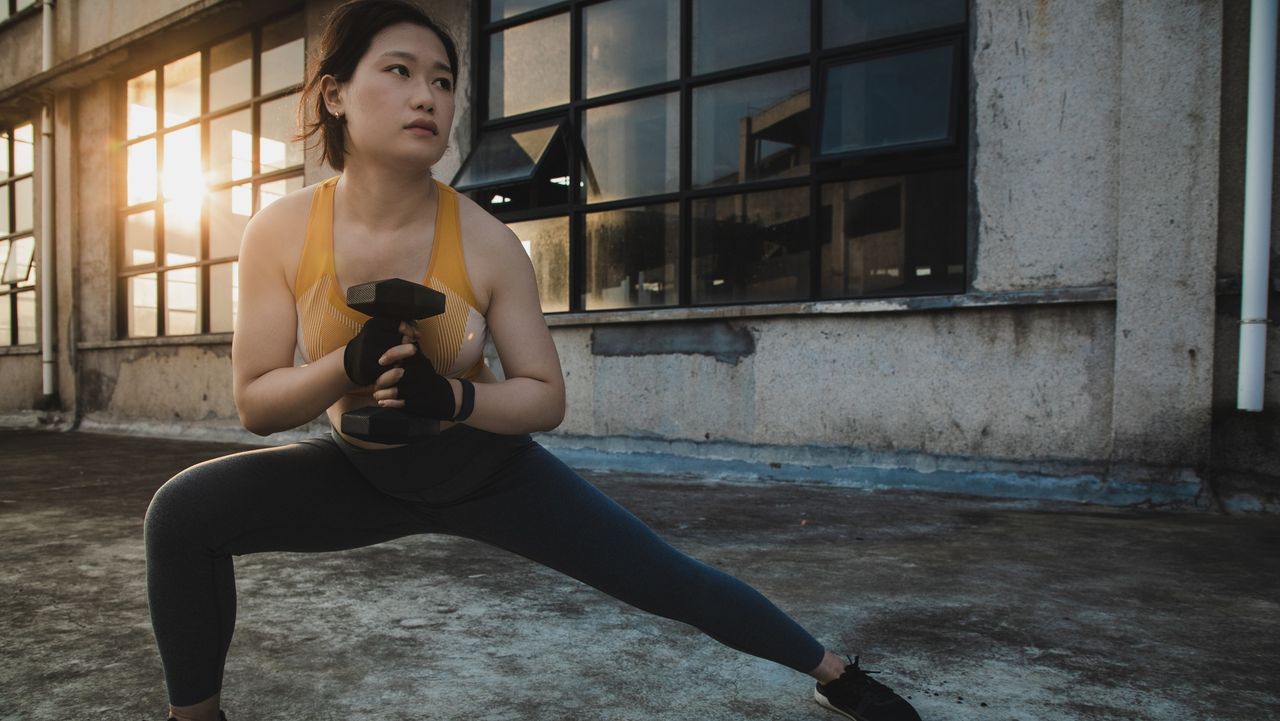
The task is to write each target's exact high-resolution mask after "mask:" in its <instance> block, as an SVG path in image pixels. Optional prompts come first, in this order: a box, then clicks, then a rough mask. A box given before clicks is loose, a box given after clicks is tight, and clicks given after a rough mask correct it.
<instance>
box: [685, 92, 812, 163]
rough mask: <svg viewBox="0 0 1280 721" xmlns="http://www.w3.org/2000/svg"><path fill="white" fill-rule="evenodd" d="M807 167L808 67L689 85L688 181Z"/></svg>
mask: <svg viewBox="0 0 1280 721" xmlns="http://www.w3.org/2000/svg"><path fill="white" fill-rule="evenodd" d="M808 172H809V71H808V69H806V68H796V69H795V70H784V71H783V72H780V73H771V74H769V75H760V76H756V77H752V78H747V79H745V80H735V81H733V82H728V83H717V84H715V85H709V86H704V87H701V88H697V89H695V90H694V91H693V187H695V188H698V187H706V186H715V185H732V184H736V183H742V182H746V181H751V180H764V179H768V178H788V177H797V176H804V175H807V174H808Z"/></svg>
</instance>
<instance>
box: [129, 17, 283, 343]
mask: <svg viewBox="0 0 1280 721" xmlns="http://www.w3.org/2000/svg"><path fill="white" fill-rule="evenodd" d="M295 15H300V16H301V21H302V36H301V38H302V42H303V62H304V75H303V77H301V78H299V79H298V81H297V82H296V83H294V84H292V85H288V86H285V87H283V88H278V89H276V90H272V91H271V92H269V93H267V94H265V95H264V94H261V91H260V88H261V82H262V68H261V65H262V54H263V47H262V35H263V31H264V29H265V28H267V27H270V26H271V25H274V24H276V23H278V22H280V21H283V20H286V19H288V18H290V17H292V16H295ZM245 34H249V35H250V37H251V45H252V51H251V53H252V54H251V56H250V58H249V60H250V70H249V76H250V77H249V82H250V88H249V97H248V99H245V100H241V101H238V102H236V103H232V104H230V105H225V106H223V107H220V108H218V109H217V110H213V111H210V110H208V107H209V78H210V66H211V63H210V56H211V53H212V50H213V48H214V47H216V46H218V45H221V44H222V43H225V42H227V41H229V40H233V39H235V38H237V37H240V36H242V35H245ZM307 43H308V38H307V32H306V11H305V8H304V7H292V8H290V9H288V10H284V11H281V12H278V13H273V14H271V15H269V16H267V17H264V18H262V19H261V20H259V21H257V22H255V23H254V24H253V25H252V26H249V27H241V28H238V29H236V30H235V31H233V32H228V33H224V34H221V35H219V36H217V37H214V38H211V39H209V40H207V41H204V42H201V43H200V44H199V45H198V46H196V47H195V48H190V47H188V48H186V49H184V50H183V51H182V52H177V53H174V54H172V55H167V56H165V58H164V59H162V60H157V61H155V62H152V63H149V64H147V65H146V66H139V67H135V68H132V69H131V70H129V71H127V72H120V73H117V74H115V75H114V76H113V78H114V83H115V88H114V89H113V91H112V97H113V102H114V110H113V128H112V139H113V145H114V146H115V148H116V150H117V152H116V153H114V156H115V157H114V158H113V161H112V162H113V165H114V172H115V177H116V183H115V186H116V192H115V194H114V202H113V206H112V212H113V213H114V218H113V225H112V230H113V239H112V266H113V272H112V278H113V283H114V289H113V292H112V296H111V297H112V299H113V304H114V309H113V312H112V317H113V318H114V332H113V337H114V338H115V339H116V340H135V341H136V340H156V339H162V338H174V337H180V338H198V337H202V336H211V335H213V336H216V335H223V334H229V333H230V332H231V331H229V330H228V331H222V330H219V331H211V330H209V327H210V297H211V286H210V275H211V269H212V268H214V267H216V266H221V265H226V266H228V267H231V266H232V264H234V263H237V262H238V261H239V253H238V252H237V253H236V254H235V255H234V256H231V255H226V256H219V257H217V258H211V257H209V252H210V247H209V246H210V210H211V207H210V206H211V198H212V197H213V194H214V193H215V192H219V191H223V190H229V189H231V188H234V187H236V186H241V185H249V186H250V188H251V190H250V201H251V203H252V206H251V208H252V209H251V211H250V215H249V217H250V218H252V217H253V215H254V214H256V213H257V211H258V210H259V207H258V206H259V196H260V194H261V188H262V186H264V185H266V184H268V183H272V182H276V181H284V180H289V179H293V178H304V177H305V169H306V159H305V153H304V157H303V160H302V161H301V162H300V163H298V164H296V165H290V166H287V167H284V168H280V169H276V170H271V171H268V172H261V167H260V166H261V157H260V154H261V148H260V145H261V140H262V137H263V136H262V122H261V115H262V113H261V111H260V110H258V109H259V108H260V107H261V106H264V105H267V104H268V103H270V102H272V101H275V100H278V99H280V98H284V97H288V96H290V95H293V94H295V93H300V92H301V91H302V88H303V85H304V83H305V63H306V53H307V47H308V44H307ZM194 53H199V55H200V108H201V112H200V114H199V115H197V116H195V117H194V118H191V119H188V120H185V121H183V122H180V123H175V124H174V125H170V126H166V125H165V124H164V92H165V90H164V67H165V65H167V64H170V63H173V62H175V61H178V60H181V59H183V58H185V57H188V56H190V55H192V54H194ZM149 72H154V73H155V92H156V96H155V104H156V107H155V113H156V127H155V128H154V129H153V130H152V131H151V132H148V133H142V134H140V135H137V136H136V137H129V127H128V125H129V117H128V114H129V107H128V106H129V99H128V92H129V90H128V84H129V81H130V80H132V79H134V78H137V77H139V76H142V75H145V74H147V73H149ZM245 110H248V111H250V113H249V115H250V125H251V128H252V131H251V132H252V135H253V140H252V151H251V152H252V156H251V157H252V160H251V170H250V174H249V175H248V176H247V177H243V178H236V179H230V178H228V179H224V180H220V181H218V182H217V183H206V185H205V189H204V194H203V196H202V200H201V212H200V221H199V241H198V243H199V245H198V252H199V257H198V258H197V259H196V260H195V261H194V262H190V263H181V264H173V265H169V264H167V263H166V262H165V260H166V258H165V255H166V251H165V227H164V225H165V222H164V212H165V210H164V206H165V202H166V198H165V196H164V181H163V177H164V147H163V146H164V143H163V139H164V138H165V137H166V136H167V135H169V134H172V133H175V132H177V131H180V130H182V129H185V128H190V127H197V128H199V129H200V163H201V169H202V171H203V172H205V173H207V172H208V170H209V153H210V147H209V140H210V125H211V124H212V123H213V122H214V121H216V120H218V119H220V118H224V117H229V116H232V115H235V114H236V113H240V112H243V111H245ZM293 130H294V131H296V130H297V128H294V129H293ZM148 140H150V141H152V142H154V143H155V152H156V158H155V164H156V188H155V190H156V193H155V197H154V198H152V199H151V200H147V201H142V202H139V203H135V204H132V205H130V204H129V198H128V179H129V172H128V171H129V167H128V160H129V159H128V151H129V148H131V147H133V146H134V145H138V144H140V143H143V142H146V141H148ZM252 168H258V169H259V172H257V173H254V172H253V171H252ZM303 182H304V183H305V180H304V181H303ZM148 209H150V210H151V211H152V212H153V213H154V216H153V217H154V221H153V226H152V233H153V241H154V243H155V245H154V248H155V256H154V259H153V261H152V263H151V264H150V265H138V264H126V262H125V260H126V258H125V232H126V228H125V225H126V223H127V219H128V218H129V216H130V215H134V214H138V213H142V212H145V211H146V210H148ZM189 268H194V269H195V270H196V288H197V290H196V321H197V328H198V330H197V332H195V333H171V332H168V324H169V323H168V315H169V307H168V303H167V300H168V299H167V297H166V295H167V285H168V283H167V274H168V273H171V272H174V271H181V270H184V269H189ZM148 274H154V275H155V276H156V278H155V284H156V289H155V298H156V326H155V328H154V333H153V334H151V335H139V336H130V335H129V313H130V311H131V306H130V304H129V282H130V279H131V278H135V277H139V276H145V275H148ZM232 303H233V305H234V299H233V300H232ZM232 320H233V325H234V316H233V319H232Z"/></svg>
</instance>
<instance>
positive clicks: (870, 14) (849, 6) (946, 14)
mask: <svg viewBox="0 0 1280 721" xmlns="http://www.w3.org/2000/svg"><path fill="white" fill-rule="evenodd" d="M964 12H965V9H964V0H911V2H905V3H887V2H882V1H881V0H822V46H823V47H827V48H830V47H835V46H837V45H848V44H851V43H861V42H866V41H868V40H879V39H880V38H887V37H892V36H894V35H906V34H907V33H914V32H919V31H921V30H929V29H932V28H936V27H942V26H944V25H954V24H957V23H962V22H964V19H965V18H964Z"/></svg>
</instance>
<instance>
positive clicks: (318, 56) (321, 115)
mask: <svg viewBox="0 0 1280 721" xmlns="http://www.w3.org/2000/svg"><path fill="white" fill-rule="evenodd" d="M399 23H412V24H414V25H421V26H422V27H425V28H427V29H428V30H431V31H432V32H434V33H435V34H436V36H437V37H439V38H440V42H441V43H443V44H444V50H445V53H447V54H448V56H449V72H451V73H453V84H454V85H455V86H456V85H457V83H458V48H457V44H456V43H455V42H454V40H453V37H452V36H451V35H450V34H449V31H448V30H446V29H445V28H444V27H443V26H441V25H440V24H439V23H437V22H436V21H435V20H432V19H431V16H430V15H428V14H427V13H426V11H424V10H423V9H422V8H420V7H418V6H417V5H415V4H413V3H411V2H408V0H348V2H345V3H343V4H341V5H339V6H338V7H336V8H334V9H333V12H331V13H329V16H328V17H327V18H326V19H325V25H324V30H323V31H322V32H321V34H320V40H319V43H318V46H317V47H316V48H315V50H314V51H313V52H312V53H311V58H310V62H309V63H308V65H309V67H308V71H307V82H306V84H305V85H304V86H303V88H302V100H301V101H300V102H299V103H298V115H299V121H300V122H299V126H300V127H301V128H302V131H301V132H300V133H299V134H298V136H297V139H299V140H306V139H307V138H310V137H311V136H312V135H315V134H316V133H320V137H321V141H322V142H321V149H322V155H321V156H320V158H321V160H324V161H325V162H327V163H328V164H329V166H330V167H332V168H334V169H335V170H339V171H340V170H342V166H343V165H345V159H346V152H347V143H346V127H345V125H344V124H345V123H346V120H345V118H339V117H335V116H334V115H333V114H332V113H330V112H329V109H328V108H327V107H325V104H324V98H323V97H322V96H321V95H320V92H319V89H320V78H322V77H324V76H325V75H332V76H333V77H334V78H335V79H336V80H338V81H339V82H344V83H345V82H347V81H348V80H350V79H351V76H352V75H353V74H354V73H355V70H356V65H357V64H358V63H359V62H360V58H362V57H364V54H365V52H367V51H368V50H369V44H370V43H371V42H372V41H373V36H374V35H377V34H378V33H379V32H381V31H382V30H383V29H384V28H387V27H390V26H392V25H397V24H399ZM308 110H314V111H315V112H314V114H312V113H309V112H307V111H308Z"/></svg>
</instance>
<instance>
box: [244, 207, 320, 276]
mask: <svg viewBox="0 0 1280 721" xmlns="http://www.w3.org/2000/svg"><path fill="white" fill-rule="evenodd" d="M318 185H319V183H312V184H311V185H308V186H306V187H305V188H299V189H298V190H295V191H293V192H291V193H287V194H286V195H285V196H284V197H282V198H279V199H277V200H276V201H275V202H273V203H271V204H270V205H268V206H266V207H264V208H262V209H261V210H259V211H258V212H257V213H256V214H254V216H253V217H252V218H250V219H249V225H250V226H252V229H253V232H249V227H246V228H245V234H244V238H245V241H244V242H248V241H249V240H250V239H253V240H254V242H259V243H263V244H264V247H262V248H259V249H257V250H258V253H259V255H260V257H264V258H269V259H270V261H271V262H272V264H273V265H275V266H276V267H278V268H280V271H281V273H282V274H283V275H284V277H285V281H286V282H287V283H288V285H289V290H290V291H292V290H293V289H294V288H293V281H294V277H295V276H296V275H297V274H298V263H299V262H300V260H301V258H302V245H303V243H304V242H305V241H306V238H307V220H308V217H309V216H310V214H311V198H312V196H313V195H314V194H315V190H316V187H317V186H318ZM241 254H242V255H243V254H244V250H243V248H242V249H241Z"/></svg>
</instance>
